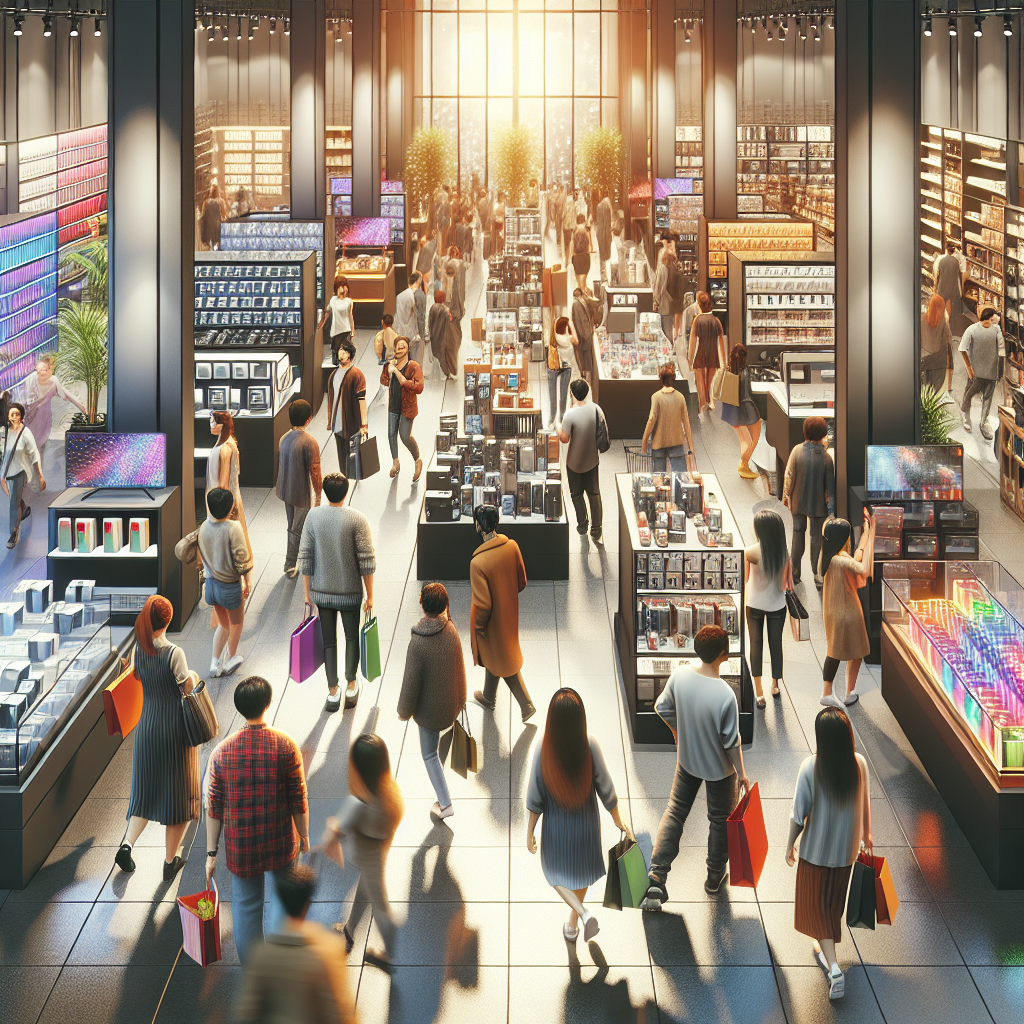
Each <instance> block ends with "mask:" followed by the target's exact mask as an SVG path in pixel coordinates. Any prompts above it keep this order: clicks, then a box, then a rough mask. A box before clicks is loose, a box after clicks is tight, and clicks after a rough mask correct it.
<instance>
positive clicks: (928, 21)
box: [924, 14, 932, 39]
mask: <svg viewBox="0 0 1024 1024" xmlns="http://www.w3.org/2000/svg"><path fill="white" fill-rule="evenodd" d="M924 34H925V35H926V36H928V38H929V39H930V38H931V34H932V16H931V15H930V14H929V15H928V17H927V18H925V19H924Z"/></svg>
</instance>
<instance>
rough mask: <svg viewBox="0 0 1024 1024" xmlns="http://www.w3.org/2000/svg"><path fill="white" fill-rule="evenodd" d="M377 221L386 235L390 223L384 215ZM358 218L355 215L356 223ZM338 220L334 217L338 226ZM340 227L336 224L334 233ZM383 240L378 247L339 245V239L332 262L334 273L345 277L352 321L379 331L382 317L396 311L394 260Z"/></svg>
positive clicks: (336, 232) (338, 230) (337, 231)
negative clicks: (352, 303)
mask: <svg viewBox="0 0 1024 1024" xmlns="http://www.w3.org/2000/svg"><path fill="white" fill-rule="evenodd" d="M373 219H374V220H375V221H379V223H380V225H381V226H382V228H383V232H384V237H385V239H386V238H387V235H388V232H389V230H390V227H389V222H388V221H387V220H385V219H384V218H383V217H380V218H373ZM358 220H359V218H354V219H353V221H352V223H356V222H357V221H358ZM340 223H341V222H340V221H339V220H335V225H336V226H337V225H338V224H340ZM340 232H341V229H340V228H337V227H336V231H335V234H336V236H337V235H340ZM384 245H386V242H382V243H381V245H379V246H370V245H366V246H356V245H345V246H342V245H341V243H340V239H339V241H338V252H339V253H340V255H339V256H338V257H337V260H336V262H335V270H334V273H335V276H336V277H345V278H346V279H347V280H348V286H349V287H348V294H349V296H350V297H351V299H352V301H353V302H354V303H355V313H354V315H355V321H356V325H357V326H359V327H371V328H373V329H374V330H380V321H381V317H382V316H383V315H384V314H385V313H390V314H392V316H393V315H394V312H395V261H394V257H393V255H392V253H390V252H387V251H386V250H385V249H384Z"/></svg>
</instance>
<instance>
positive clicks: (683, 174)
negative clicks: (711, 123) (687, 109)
mask: <svg viewBox="0 0 1024 1024" xmlns="http://www.w3.org/2000/svg"><path fill="white" fill-rule="evenodd" d="M676 177H677V178H683V179H689V180H690V181H691V182H692V187H691V188H690V189H688V190H687V191H689V192H692V193H694V194H695V195H697V194H701V195H702V194H703V192H704V129H703V126H702V125H699V124H692V125H691V124H687V125H683V124H677V125H676Z"/></svg>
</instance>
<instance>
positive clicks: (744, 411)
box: [722, 345, 761, 480]
mask: <svg viewBox="0 0 1024 1024" xmlns="http://www.w3.org/2000/svg"><path fill="white" fill-rule="evenodd" d="M729 369H730V370H731V371H732V372H733V373H735V374H736V376H737V377H739V379H740V382H739V404H738V405H731V404H730V403H729V402H726V401H724V400H723V402H722V420H723V422H725V423H728V424H729V426H730V427H732V429H733V430H735V431H736V436H737V437H738V438H739V442H740V465H739V469H738V470H737V472H738V473H739V475H740V476H741V477H743V479H744V480H756V479H757V473H755V472H754V470H752V469H751V468H750V457H751V455H753V454H754V449H755V448H756V447H757V442H758V440H759V439H760V437H761V414H760V413H759V412H758V411H757V406H756V405H755V404H754V393H753V390H752V389H751V387H750V371H749V370H748V369H747V350H746V348H744V346H743V345H733V347H732V351H731V352H730V353H729Z"/></svg>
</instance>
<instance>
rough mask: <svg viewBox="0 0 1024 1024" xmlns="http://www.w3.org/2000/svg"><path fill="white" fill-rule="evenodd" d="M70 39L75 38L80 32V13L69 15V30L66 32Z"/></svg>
mask: <svg viewBox="0 0 1024 1024" xmlns="http://www.w3.org/2000/svg"><path fill="white" fill-rule="evenodd" d="M68 34H69V35H70V36H71V38H72V39H77V38H78V37H79V36H80V35H81V34H82V18H81V15H78V14H72V15H71V31H70V32H69V33H68Z"/></svg>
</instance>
